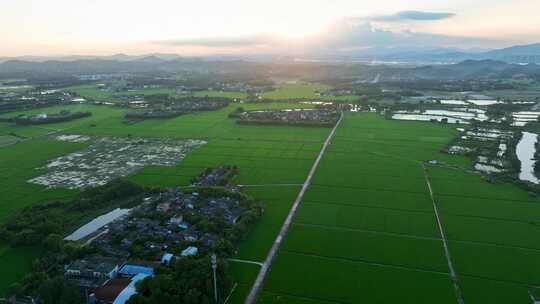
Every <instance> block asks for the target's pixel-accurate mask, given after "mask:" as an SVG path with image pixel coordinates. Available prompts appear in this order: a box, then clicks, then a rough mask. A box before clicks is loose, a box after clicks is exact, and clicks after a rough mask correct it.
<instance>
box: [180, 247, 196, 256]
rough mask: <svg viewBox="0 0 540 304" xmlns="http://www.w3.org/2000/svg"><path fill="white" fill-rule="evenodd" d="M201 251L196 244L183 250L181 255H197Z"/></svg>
mask: <svg viewBox="0 0 540 304" xmlns="http://www.w3.org/2000/svg"><path fill="white" fill-rule="evenodd" d="M198 252H199V249H198V248H197V247H195V246H189V247H188V248H186V249H184V250H182V253H181V255H182V256H183V257H189V256H196V255H197V253H198Z"/></svg>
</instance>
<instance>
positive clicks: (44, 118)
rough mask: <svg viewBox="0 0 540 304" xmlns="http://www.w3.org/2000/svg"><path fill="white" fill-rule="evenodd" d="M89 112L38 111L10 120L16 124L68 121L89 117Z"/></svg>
mask: <svg viewBox="0 0 540 304" xmlns="http://www.w3.org/2000/svg"><path fill="white" fill-rule="evenodd" d="M91 115H92V113H91V112H71V111H60V112H58V113H52V114H47V113H40V114H35V115H23V116H17V117H14V118H12V122H14V123H16V124H18V125H39V124H48V123H58V122H64V121H70V120H74V119H78V118H83V117H89V116H91Z"/></svg>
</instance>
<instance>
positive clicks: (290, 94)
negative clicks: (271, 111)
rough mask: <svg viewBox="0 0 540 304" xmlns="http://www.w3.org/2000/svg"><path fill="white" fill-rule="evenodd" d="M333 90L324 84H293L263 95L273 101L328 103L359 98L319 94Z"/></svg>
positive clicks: (278, 87)
mask: <svg viewBox="0 0 540 304" xmlns="http://www.w3.org/2000/svg"><path fill="white" fill-rule="evenodd" d="M331 88H332V87H330V86H328V85H324V84H313V83H303V82H292V83H285V84H282V85H279V86H277V87H276V89H275V90H274V91H269V92H265V93H263V94H262V97H263V98H265V99H273V100H287V99H313V100H326V101H354V100H357V99H358V97H357V96H336V97H325V96H322V97H321V96H320V95H319V93H322V92H324V91H327V90H329V89H331Z"/></svg>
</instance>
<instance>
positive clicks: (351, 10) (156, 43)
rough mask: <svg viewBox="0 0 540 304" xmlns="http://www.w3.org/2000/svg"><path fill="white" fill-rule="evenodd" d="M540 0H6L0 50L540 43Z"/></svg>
mask: <svg viewBox="0 0 540 304" xmlns="http://www.w3.org/2000/svg"><path fill="white" fill-rule="evenodd" d="M539 12H540V1H539V0H512V1H510V0H407V1H403V0H378V1H373V0H332V1H329V0H272V1H263V0H213V1H210V0H197V1H188V0H152V1H139V0H49V1H44V0H2V1H1V2H0V38H2V39H1V40H2V43H1V44H0V56H23V55H43V56H45V55H107V54H115V53H125V54H143V53H158V52H159V53H177V54H180V55H209V54H231V53H239V54H240V53H242V54H243V53H246V54H247V53H292V54H296V53H302V52H308V51H309V52H311V51H318V52H325V51H328V50H332V49H339V50H355V49H365V48H403V49H407V48H413V47H423V48H435V47H459V48H482V49H484V48H499V47H507V46H510V45H514V44H528V43H537V42H540V17H538V16H539V15H538V14H539Z"/></svg>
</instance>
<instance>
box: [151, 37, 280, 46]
mask: <svg viewBox="0 0 540 304" xmlns="http://www.w3.org/2000/svg"><path fill="white" fill-rule="evenodd" d="M276 40H278V38H277V37H276V36H274V35H269V34H257V35H250V36H242V37H208V38H194V39H172V40H161V41H154V42H153V44H158V45H163V46H199V47H210V48H222V47H254V46H264V45H268V44H271V43H274V42H275V41H276Z"/></svg>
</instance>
